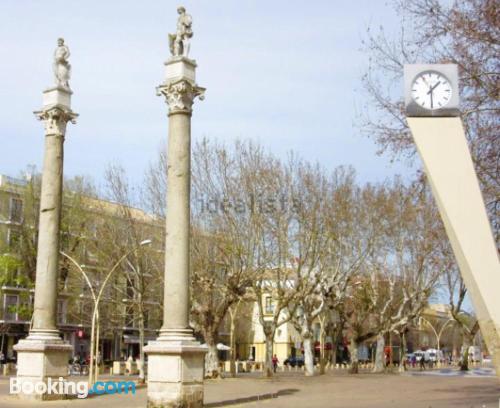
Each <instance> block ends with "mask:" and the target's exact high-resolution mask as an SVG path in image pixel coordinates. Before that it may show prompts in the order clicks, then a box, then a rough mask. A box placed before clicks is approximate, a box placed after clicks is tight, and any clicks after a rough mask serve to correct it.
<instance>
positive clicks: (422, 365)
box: [420, 354, 425, 371]
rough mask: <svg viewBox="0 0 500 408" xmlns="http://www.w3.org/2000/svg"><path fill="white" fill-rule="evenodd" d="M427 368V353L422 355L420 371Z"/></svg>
mask: <svg viewBox="0 0 500 408" xmlns="http://www.w3.org/2000/svg"><path fill="white" fill-rule="evenodd" d="M422 370H425V354H422V356H421V357H420V371H422Z"/></svg>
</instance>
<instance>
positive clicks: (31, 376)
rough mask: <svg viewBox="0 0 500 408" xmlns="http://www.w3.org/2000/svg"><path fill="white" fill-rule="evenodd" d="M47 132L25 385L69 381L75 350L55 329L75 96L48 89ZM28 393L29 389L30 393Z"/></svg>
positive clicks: (21, 350)
mask: <svg viewBox="0 0 500 408" xmlns="http://www.w3.org/2000/svg"><path fill="white" fill-rule="evenodd" d="M35 115H36V116H37V118H38V119H39V120H41V121H43V122H44V126H45V155H44V163H43V173H42V190H41V197H40V221H39V229H38V249H37V263H36V281H35V302H34V312H33V326H32V328H31V330H30V334H29V336H28V337H27V338H26V339H25V340H21V341H20V342H19V343H18V344H17V345H16V346H15V347H14V350H16V351H17V361H18V365H17V367H18V368H17V379H18V382H19V383H20V384H22V383H25V382H31V383H33V382H38V381H42V382H45V383H47V380H48V378H50V377H52V378H53V379H54V380H57V379H58V378H59V377H63V378H64V377H66V376H67V375H68V360H69V359H70V356H71V352H72V350H73V348H72V346H71V345H69V344H67V343H66V342H64V341H62V340H61V338H60V333H59V330H58V329H57V325H56V316H57V277H58V268H59V263H58V260H59V230H60V220H61V199H62V183H63V156H64V149H63V145H64V136H65V133H66V124H67V123H68V122H74V120H75V118H76V117H77V114H75V113H74V112H73V111H72V110H71V91H70V90H69V89H67V88H63V87H55V88H51V89H47V90H46V91H45V92H44V94H43V108H42V110H40V111H37V112H35ZM28 388H29V387H26V388H25V389H28ZM18 395H19V396H20V397H21V398H27V399H33V398H35V399H57V398H63V397H64V395H60V394H48V393H44V394H39V393H24V392H21V393H20V394H18Z"/></svg>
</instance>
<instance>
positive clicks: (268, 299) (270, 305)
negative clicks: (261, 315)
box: [265, 296, 274, 314]
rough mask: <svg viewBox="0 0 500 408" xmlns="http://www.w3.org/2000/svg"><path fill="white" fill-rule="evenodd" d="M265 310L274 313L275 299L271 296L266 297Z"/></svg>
mask: <svg viewBox="0 0 500 408" xmlns="http://www.w3.org/2000/svg"><path fill="white" fill-rule="evenodd" d="M265 302H266V303H265V312H266V313H267V314H273V313H274V304H273V299H272V298H271V296H267V297H266V299H265Z"/></svg>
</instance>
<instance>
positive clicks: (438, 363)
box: [420, 316, 454, 368]
mask: <svg viewBox="0 0 500 408" xmlns="http://www.w3.org/2000/svg"><path fill="white" fill-rule="evenodd" d="M420 319H422V321H424V322H425V323H427V325H428V326H429V327H430V328H431V329H432V331H433V332H434V335H435V336H436V342H437V351H438V353H437V356H436V365H437V367H438V368H439V367H441V359H440V356H439V352H440V351H441V346H440V342H441V335H442V334H443V332H444V330H445V329H446V327H448V323H450V322H452V321H454V319H453V318H452V317H450V318H449V319H448V320H447V321H446V322H445V323H444V324H443V326H441V329H440V330H439V331H437V330H436V328H435V327H434V325H433V324H432V323H431V322H430V321H429V320H427V319H426V318H425V317H422V316H420Z"/></svg>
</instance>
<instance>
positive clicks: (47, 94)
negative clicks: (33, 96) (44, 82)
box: [43, 87, 72, 108]
mask: <svg viewBox="0 0 500 408" xmlns="http://www.w3.org/2000/svg"><path fill="white" fill-rule="evenodd" d="M71 94H72V92H71V91H70V90H69V89H65V88H62V87H55V88H49V89H46V90H45V91H44V92H43V106H44V108H47V107H52V106H63V107H65V108H70V107H71Z"/></svg>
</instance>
